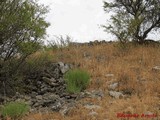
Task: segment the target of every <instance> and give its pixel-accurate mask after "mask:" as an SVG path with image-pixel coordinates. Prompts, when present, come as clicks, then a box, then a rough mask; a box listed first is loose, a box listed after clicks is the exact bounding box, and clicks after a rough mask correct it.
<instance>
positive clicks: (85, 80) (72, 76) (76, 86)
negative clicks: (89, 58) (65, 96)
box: [64, 69, 90, 93]
mask: <svg viewBox="0 0 160 120" xmlns="http://www.w3.org/2000/svg"><path fill="white" fill-rule="evenodd" d="M64 78H65V81H66V84H67V91H68V92H70V93H78V92H81V91H82V90H84V89H86V87H87V86H88V85H89V80H90V76H89V74H88V73H87V72H86V71H84V70H79V69H76V70H70V71H69V72H67V73H66V74H65V76H64Z"/></svg>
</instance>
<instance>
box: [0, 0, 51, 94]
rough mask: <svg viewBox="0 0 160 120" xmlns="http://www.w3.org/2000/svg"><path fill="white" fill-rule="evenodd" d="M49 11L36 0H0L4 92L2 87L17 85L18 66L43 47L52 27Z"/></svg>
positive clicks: (0, 80)
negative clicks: (48, 18) (48, 31)
mask: <svg viewBox="0 0 160 120" xmlns="http://www.w3.org/2000/svg"><path fill="white" fill-rule="evenodd" d="M47 12H48V9H47V7H45V6H43V5H40V4H38V3H37V2H35V0H1V1H0V91H1V92H3V91H4V94H5V92H6V91H5V90H2V88H3V87H5V89H6V90H9V89H10V88H11V87H12V88H13V87H14V86H15V85H14V84H15V83H16V82H15V81H14V79H15V76H16V77H17V73H18V69H19V68H20V66H22V63H23V62H24V61H25V59H26V58H27V57H28V56H29V55H30V54H32V53H33V52H35V51H37V50H38V49H39V48H40V47H41V44H42V42H43V39H44V37H45V35H46V28H47V27H48V26H49V23H48V22H46V21H45V15H46V13H47ZM19 71H20V70H19ZM7 86H10V87H7ZM11 91H13V90H11ZM1 92H0V93H1ZM8 93H10V92H8Z"/></svg>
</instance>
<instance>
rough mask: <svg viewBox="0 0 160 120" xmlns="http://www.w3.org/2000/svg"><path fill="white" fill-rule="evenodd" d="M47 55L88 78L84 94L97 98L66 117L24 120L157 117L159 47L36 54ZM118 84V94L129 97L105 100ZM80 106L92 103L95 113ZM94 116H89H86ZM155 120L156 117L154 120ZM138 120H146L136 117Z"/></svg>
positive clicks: (38, 116) (93, 48)
mask: <svg viewBox="0 0 160 120" xmlns="http://www.w3.org/2000/svg"><path fill="white" fill-rule="evenodd" d="M41 54H47V55H48V56H50V58H51V59H52V60H53V61H62V62H65V63H72V64H73V65H74V66H75V67H80V68H82V69H85V70H87V71H88V72H89V73H90V74H91V83H90V85H89V87H88V88H87V91H92V90H101V91H103V93H104V96H103V97H101V98H88V97H87V98H84V99H82V100H80V101H78V104H77V105H76V107H75V108H74V109H72V110H70V111H69V113H68V115H67V116H62V115H61V114H59V113H54V112H53V113H47V112H46V113H40V112H38V113H31V114H29V115H28V116H26V117H25V118H24V120H120V119H123V118H118V117H117V114H118V113H126V114H139V115H141V114H143V113H146V112H150V113H152V114H158V115H160V87H159V86H160V70H156V69H153V68H154V67H155V66H160V47H155V46H149V45H148V46H132V45H130V46H128V47H125V48H123V47H121V46H119V44H117V43H111V44H101V45H94V46H75V47H69V48H63V49H60V50H48V51H46V52H38V53H36V54H35V55H34V56H39V55H41ZM115 81H116V82H118V83H120V84H119V86H118V88H117V89H118V91H122V90H128V91H131V92H130V95H129V97H125V98H121V99H115V98H112V97H110V96H109V94H108V86H109V85H110V84H111V83H113V82H115ZM83 103H84V104H85V103H93V104H96V105H98V106H100V108H99V109H94V108H93V109H86V108H85V107H84V106H83ZM93 111H94V112H96V114H94V115H90V114H89V113H90V112H93ZM155 118H156V119H157V120H158V117H155ZM137 119H138V120H141V119H146V118H142V117H139V118H137Z"/></svg>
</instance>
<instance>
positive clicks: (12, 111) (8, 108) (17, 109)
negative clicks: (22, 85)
mask: <svg viewBox="0 0 160 120" xmlns="http://www.w3.org/2000/svg"><path fill="white" fill-rule="evenodd" d="M28 111H29V106H28V105H27V104H26V103H23V102H10V103H7V104H6V105H4V107H3V108H2V110H1V113H2V116H3V117H4V118H6V117H10V118H11V119H13V120H18V119H20V118H21V117H22V116H23V115H24V114H26V113H27V112H28Z"/></svg>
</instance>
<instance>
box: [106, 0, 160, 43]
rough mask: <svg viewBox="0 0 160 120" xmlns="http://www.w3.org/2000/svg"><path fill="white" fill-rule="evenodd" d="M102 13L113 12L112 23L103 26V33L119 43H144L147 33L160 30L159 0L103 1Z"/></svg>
mask: <svg viewBox="0 0 160 120" xmlns="http://www.w3.org/2000/svg"><path fill="white" fill-rule="evenodd" d="M104 11H105V12H107V13H108V12H113V13H112V15H111V21H112V23H111V24H110V25H104V26H103V27H104V28H105V31H107V32H111V33H112V34H114V35H115V36H116V37H117V38H118V39H119V40H120V41H121V42H127V41H128V40H130V41H136V42H139V43H144V41H145V39H146V38H147V35H148V33H150V32H151V31H157V30H159V28H160V12H159V11H160V0H112V1H110V2H108V1H104Z"/></svg>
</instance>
